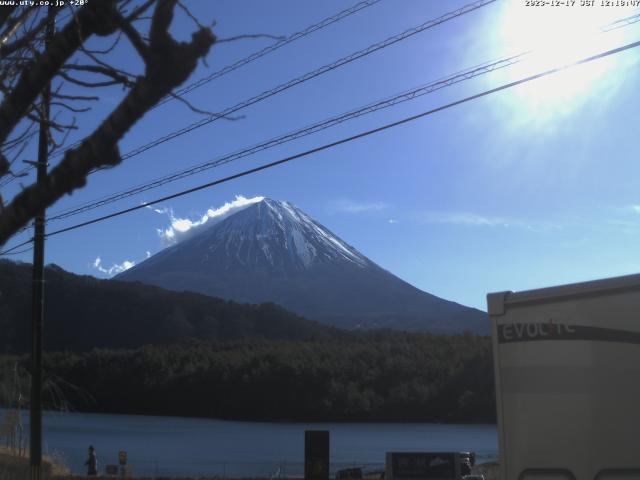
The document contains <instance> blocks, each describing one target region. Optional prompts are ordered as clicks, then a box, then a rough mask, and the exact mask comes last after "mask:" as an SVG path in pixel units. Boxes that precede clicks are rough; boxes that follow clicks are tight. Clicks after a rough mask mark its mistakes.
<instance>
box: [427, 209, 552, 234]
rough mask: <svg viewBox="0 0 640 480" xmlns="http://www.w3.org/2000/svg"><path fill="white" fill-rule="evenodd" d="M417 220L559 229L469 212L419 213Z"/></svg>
mask: <svg viewBox="0 0 640 480" xmlns="http://www.w3.org/2000/svg"><path fill="white" fill-rule="evenodd" d="M417 220H418V221H420V222H424V223H433V224H448V225H458V226H463V227H486V228H521V229H525V230H532V231H547V230H555V229H558V228H561V227H560V225H558V224H554V223H550V222H544V221H537V220H527V219H522V218H514V217H502V216H492V215H480V214H477V213H470V212H421V213H419V214H417Z"/></svg>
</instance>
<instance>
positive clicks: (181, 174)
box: [49, 14, 640, 221]
mask: <svg viewBox="0 0 640 480" xmlns="http://www.w3.org/2000/svg"><path fill="white" fill-rule="evenodd" d="M638 21H640V14H636V15H632V16H629V17H625V18H622V19H618V20H615V21H613V22H611V23H609V24H607V25H606V26H605V27H602V28H601V29H600V30H601V32H602V33H606V32H609V31H611V30H615V29H618V28H622V27H626V26H628V25H631V24H633V23H637V22H638ZM530 53H532V51H531V50H529V51H526V52H522V53H520V54H518V55H513V56H511V57H507V58H504V59H501V60H497V61H494V62H485V63H483V64H480V65H478V66H476V67H471V68H469V69H467V70H463V71H461V72H457V73H455V74H453V75H450V76H449V77H443V78H441V79H439V80H436V81H434V82H431V83H429V84H427V85H424V86H421V87H418V88H416V89H413V90H410V91H407V92H403V93H402V94H399V95H397V96H395V97H392V98H390V99H385V100H382V101H379V102H376V103H373V104H369V105H366V106H364V107H361V108H359V109H357V110H352V111H350V112H347V113H344V114H342V115H339V116H336V117H332V118H330V119H327V120H324V121H322V122H318V123H316V124H313V125H310V126H307V127H304V128H302V129H299V130H296V131H294V132H291V133H288V134H286V135H282V136H280V137H275V138H272V139H270V140H267V141H265V142H262V143H260V144H257V145H254V146H251V147H248V148H244V149H242V150H240V151H236V152H234V153H230V154H227V155H225V156H223V157H219V158H217V159H213V160H210V161H208V162H205V163H202V164H199V165H196V166H193V167H190V168H187V169H184V170H180V171H176V172H173V173H170V174H168V175H165V176H163V177H160V178H157V179H155V180H153V181H150V182H146V183H143V184H139V185H137V186H134V187H131V188H129V189H127V190H124V191H120V192H118V193H114V194H111V195H108V196H106V197H102V198H100V199H97V200H94V201H91V202H88V203H85V204H82V205H79V206H76V207H70V208H68V209H65V210H62V211H60V212H59V213H57V214H54V215H53V216H51V217H50V219H49V220H50V221H55V220H61V219H64V218H68V217H71V216H74V215H76V214H80V213H84V212H87V211H90V210H93V209H95V208H99V207H102V206H105V205H108V204H111V203H113V202H116V201H119V200H122V199H125V198H128V197H131V196H133V195H136V194H139V193H143V192H145V191H148V190H151V189H154V188H158V187H160V186H162V185H166V184H167V183H171V182H173V181H177V180H180V179H183V178H186V177H189V176H192V175H195V174H198V173H201V172H203V171H206V170H209V169H211V168H215V167H218V166H220V165H224V164H226V163H230V162H232V161H235V160H238V159H240V158H244V157H247V156H250V155H253V154H255V153H257V152H260V151H263V150H267V149H269V148H272V147H275V146H279V145H282V144H284V143H287V142H289V141H293V140H296V139H299V138H302V137H304V136H307V135H311V134H312V133H316V132H318V131H321V130H325V129H327V128H330V127H332V126H335V125H338V124H341V123H343V122H345V121H348V120H352V119H354V118H358V117H360V116H362V115H365V114H368V113H373V112H375V111H378V110H381V109H383V108H388V107H391V106H393V105H397V104H399V103H402V102H406V101H408V100H413V99H415V98H418V97H420V96H423V95H425V94H428V93H432V92H434V91H436V90H439V89H441V88H444V87H447V86H451V85H453V84H456V83H459V82H461V81H463V80H469V79H471V78H475V77H476V76H479V75H482V74H486V73H490V72H492V71H495V70H497V69H501V68H505V67H507V66H510V65H513V64H515V63H518V62H520V61H522V60H524V58H525V57H526V56H527V55H529V54H530Z"/></svg>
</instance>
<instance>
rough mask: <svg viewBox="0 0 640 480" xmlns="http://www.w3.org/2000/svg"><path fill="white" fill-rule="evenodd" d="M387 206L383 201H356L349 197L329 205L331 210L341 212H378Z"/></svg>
mask: <svg viewBox="0 0 640 480" xmlns="http://www.w3.org/2000/svg"><path fill="white" fill-rule="evenodd" d="M388 207H389V205H388V204H386V203H384V202H356V201H353V200H349V199H341V200H337V201H335V202H333V203H332V204H331V206H330V208H331V210H333V211H335V212H342V213H354V214H357V213H366V212H380V211H382V210H385V209H387V208H388Z"/></svg>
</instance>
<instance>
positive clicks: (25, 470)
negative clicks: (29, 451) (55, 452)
mask: <svg viewBox="0 0 640 480" xmlns="http://www.w3.org/2000/svg"><path fill="white" fill-rule="evenodd" d="M69 474H70V471H69V469H68V468H67V467H66V466H64V465H61V464H59V463H57V462H56V461H55V460H54V459H53V458H50V457H46V456H45V457H44V458H43V459H42V480H53V479H55V478H60V477H67V476H69ZM25 478H30V465H29V457H28V456H18V455H16V454H14V453H13V452H12V451H11V450H9V449H7V448H4V447H0V480H24V479H25Z"/></svg>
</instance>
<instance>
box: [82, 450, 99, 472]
mask: <svg viewBox="0 0 640 480" xmlns="http://www.w3.org/2000/svg"><path fill="white" fill-rule="evenodd" d="M84 464H85V465H86V466H87V475H93V476H95V475H98V457H96V449H95V448H93V445H89V458H88V459H87V461H86V462H84Z"/></svg>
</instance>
